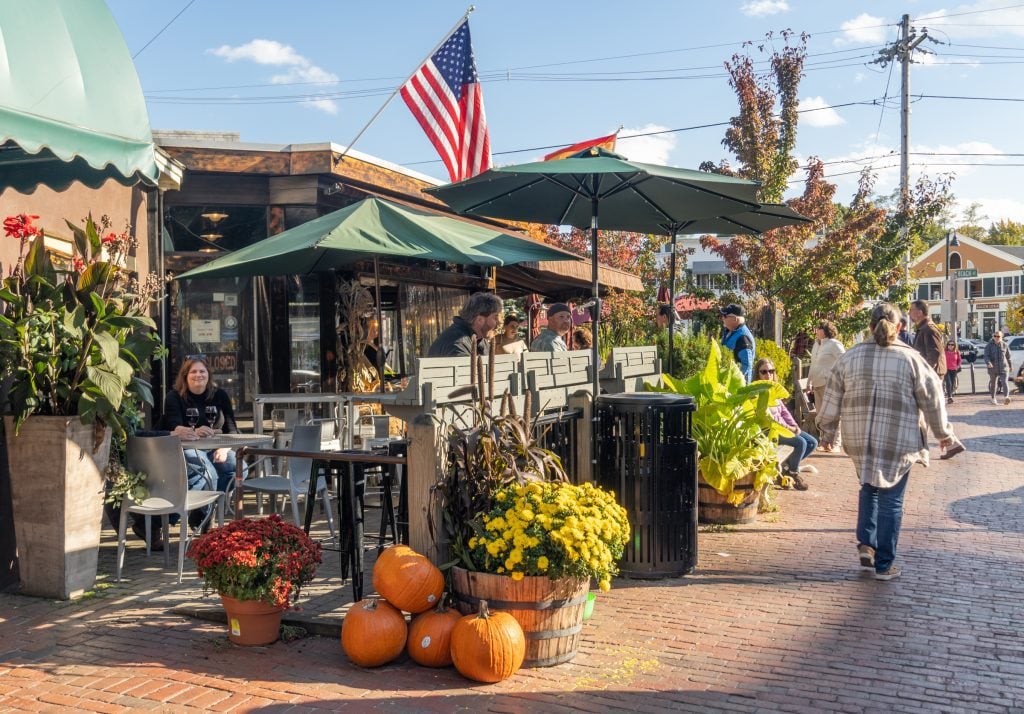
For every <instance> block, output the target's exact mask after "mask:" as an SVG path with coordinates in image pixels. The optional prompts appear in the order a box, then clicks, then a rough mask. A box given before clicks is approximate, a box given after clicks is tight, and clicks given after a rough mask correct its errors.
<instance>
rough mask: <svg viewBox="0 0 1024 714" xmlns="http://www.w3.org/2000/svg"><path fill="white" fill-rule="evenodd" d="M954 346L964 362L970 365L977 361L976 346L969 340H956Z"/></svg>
mask: <svg viewBox="0 0 1024 714" xmlns="http://www.w3.org/2000/svg"><path fill="white" fill-rule="evenodd" d="M956 346H957V348H958V349H959V350H960V356H961V357H962V358H963V360H964V362H968V363H970V362H974V360H976V359H978V355H979V352H978V346H977V345H975V344H974V343H973V342H971V341H970V340H957V341H956Z"/></svg>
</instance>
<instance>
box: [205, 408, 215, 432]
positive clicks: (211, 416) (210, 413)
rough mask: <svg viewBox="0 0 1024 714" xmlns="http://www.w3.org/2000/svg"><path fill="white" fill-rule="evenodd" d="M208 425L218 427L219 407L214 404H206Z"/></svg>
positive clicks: (213, 427)
mask: <svg viewBox="0 0 1024 714" xmlns="http://www.w3.org/2000/svg"><path fill="white" fill-rule="evenodd" d="M206 425H207V426H208V427H210V428H211V429H216V428H217V407H216V406H214V405H213V404H207V405H206Z"/></svg>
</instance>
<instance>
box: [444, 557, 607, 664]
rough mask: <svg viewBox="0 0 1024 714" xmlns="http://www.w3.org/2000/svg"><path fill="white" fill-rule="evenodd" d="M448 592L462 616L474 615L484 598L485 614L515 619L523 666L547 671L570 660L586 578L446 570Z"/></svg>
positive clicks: (577, 636)
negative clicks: (497, 612)
mask: <svg viewBox="0 0 1024 714" xmlns="http://www.w3.org/2000/svg"><path fill="white" fill-rule="evenodd" d="M452 591H453V594H454V597H455V601H456V602H455V604H456V606H457V607H458V608H459V611H460V612H462V614H464V615H471V614H473V613H475V612H476V611H477V608H478V606H479V603H480V601H481V600H486V601H487V606H488V607H489V608H490V609H491V610H501V611H503V612H507V613H509V614H510V615H512V617H514V618H516V621H517V622H519V625H520V626H521V627H522V628H523V633H524V634H525V635H526V658H525V659H524V660H523V666H524V667H550V666H551V665H555V664H561V663H562V662H568V661H569V660H571V659H572V658H573V657H575V656H576V651H577V650H578V649H579V645H580V634H581V631H582V629H583V610H584V608H585V607H586V604H587V593H588V592H590V580H588V579H586V578H561V579H560V580H552V579H551V578H548V577H545V576H539V577H537V576H534V577H531V576H528V577H525V578H523V579H522V580H513V579H512V578H510V577H509V576H507V575H492V574H490V573H477V572H472V571H469V570H465V569H463V568H452Z"/></svg>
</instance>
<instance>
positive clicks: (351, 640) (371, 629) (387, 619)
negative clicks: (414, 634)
mask: <svg viewBox="0 0 1024 714" xmlns="http://www.w3.org/2000/svg"><path fill="white" fill-rule="evenodd" d="M408 631H409V628H408V627H407V626H406V624H405V617H404V616H403V615H402V613H400V612H399V611H398V610H396V609H395V608H393V607H392V606H391V605H388V604H387V603H386V602H380V601H379V600H378V599H377V598H369V599H367V600H360V601H359V602H357V603H355V604H354V605H353V606H352V607H350V608H349V610H348V613H346V615H345V621H344V622H343V623H342V626H341V649H343V650H344V651H345V654H346V655H348V658H349V659H350V660H352V661H353V662H354V663H355V664H358V665H359V666H360V667H379V666H381V665H382V664H387V663H388V662H390V661H391V660H393V659H394V658H395V657H397V656H398V655H400V654H402V650H403V649H405V638H406V635H407V634H408Z"/></svg>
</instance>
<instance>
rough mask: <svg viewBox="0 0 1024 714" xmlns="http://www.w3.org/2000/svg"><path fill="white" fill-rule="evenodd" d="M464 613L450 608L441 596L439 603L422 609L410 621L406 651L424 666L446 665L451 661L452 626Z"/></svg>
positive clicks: (413, 659) (417, 662)
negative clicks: (434, 606)
mask: <svg viewBox="0 0 1024 714" xmlns="http://www.w3.org/2000/svg"><path fill="white" fill-rule="evenodd" d="M461 619H462V615H461V614H460V613H459V612H458V611H456V610H450V609H449V608H448V604H447V602H446V598H444V597H442V598H441V602H440V603H438V605H437V607H436V608H434V609H433V610H431V611H429V612H422V613H420V614H419V615H417V616H416V617H414V618H413V621H412V623H411V624H410V625H409V641H408V642H407V643H406V645H405V651H406V652H408V653H409V657H411V658H412V661H413V662H415V663H416V664H421V665H423V666H424V667H447V666H448V665H450V664H451V663H452V630H453V629H454V628H455V625H456V623H457V622H458V621H459V620H461Z"/></svg>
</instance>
